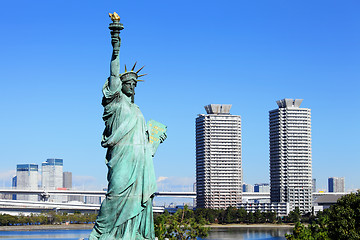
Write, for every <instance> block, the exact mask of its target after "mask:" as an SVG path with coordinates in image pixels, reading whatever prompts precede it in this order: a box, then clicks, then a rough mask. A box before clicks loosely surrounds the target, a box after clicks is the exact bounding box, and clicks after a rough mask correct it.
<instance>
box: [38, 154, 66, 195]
mask: <svg viewBox="0 0 360 240" xmlns="http://www.w3.org/2000/svg"><path fill="white" fill-rule="evenodd" d="M41 167H42V169H41V186H42V187H43V188H44V189H45V190H55V189H57V188H62V187H63V160H62V159H57V158H50V159H47V160H46V162H43V163H42V165H41Z"/></svg>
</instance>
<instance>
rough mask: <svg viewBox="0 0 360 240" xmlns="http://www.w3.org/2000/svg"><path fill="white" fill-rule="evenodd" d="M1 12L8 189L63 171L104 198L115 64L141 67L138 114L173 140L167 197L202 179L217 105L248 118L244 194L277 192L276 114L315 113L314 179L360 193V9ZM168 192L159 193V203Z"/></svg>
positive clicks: (209, 5) (165, 172)
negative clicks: (51, 162)
mask: <svg viewBox="0 0 360 240" xmlns="http://www.w3.org/2000/svg"><path fill="white" fill-rule="evenodd" d="M1 5H2V6H1V9H0V29H1V38H0V52H1V54H0V66H1V71H0V81H1V88H0V106H1V119H0V136H1V137H0V146H1V151H0V162H1V168H0V181H1V182H0V184H1V186H7V185H8V184H9V183H10V177H11V175H12V174H13V173H14V171H15V167H16V164H18V163H37V164H41V162H43V161H45V160H46V159H47V158H52V157H58V158H63V159H64V170H65V171H72V172H73V175H74V184H75V185H77V186H84V187H93V188H96V187H102V186H106V184H107V183H106V171H107V169H106V166H105V164H104V156H105V149H103V148H102V147H101V146H100V140H101V134H102V131H103V128H104V123H103V121H102V119H101V116H102V111H103V109H102V106H101V104H100V103H101V97H102V93H101V88H102V85H103V83H104V81H105V79H106V78H107V77H108V75H109V60H110V55H111V44H110V34H109V30H108V24H109V23H110V19H109V17H108V12H113V11H117V12H118V13H119V15H120V17H121V22H122V23H123V24H124V27H125V29H124V30H123V31H122V33H121V36H122V46H121V53H120V54H121V65H122V69H121V71H123V64H125V63H127V64H128V65H132V64H133V63H134V62H135V61H138V64H139V65H146V67H145V68H144V72H145V73H148V74H149V75H148V76H147V77H145V80H146V82H145V83H141V84H139V85H138V87H137V92H136V99H135V101H136V103H137V104H138V105H139V106H140V108H141V110H142V112H143V114H144V116H145V118H146V119H147V120H149V119H155V120H157V121H160V122H162V123H164V124H166V125H167V126H168V139H167V141H166V142H165V143H164V144H163V145H162V146H161V147H160V148H159V151H158V153H157V156H156V157H155V159H154V162H155V170H156V173H157V176H158V177H159V178H160V179H164V180H163V181H161V182H160V184H159V188H162V189H166V188H169V187H171V186H172V187H173V188H174V189H179V190H181V189H184V190H189V189H188V188H189V186H190V185H191V184H192V183H193V182H194V179H195V131H194V125H195V118H196V116H197V114H199V113H204V112H205V110H204V108H203V106H204V105H207V104H210V103H225V104H233V107H232V109H231V112H232V113H233V114H237V115H241V117H242V132H243V135H242V140H243V145H242V150H243V155H242V159H243V173H244V181H245V182H246V183H251V184H254V183H258V182H269V146H268V145H269V144H268V111H269V110H272V109H275V108H276V107H277V105H276V100H279V99H283V98H302V99H304V101H303V104H302V106H303V107H307V108H311V109H312V133H313V135H312V139H313V145H312V146H313V177H314V178H317V182H318V187H320V188H326V184H327V178H328V177H330V176H344V177H345V178H346V188H348V189H353V188H360V174H359V173H358V172H359V169H360V154H359V147H360V140H359V136H360V127H359V118H360V114H359V111H360V107H359V106H360V105H359V100H360V91H359V89H360V84H359V78H360V31H359V27H360V15H359V9H360V2H359V1H329V0H326V1H288V0H284V1H277V0H272V1H238V0H229V1H188V0H183V1H162V0H160V1H70V0H62V1H58V0H54V1H24V0H20V1H4V2H3V3H2V4H1ZM160 190H161V189H160Z"/></svg>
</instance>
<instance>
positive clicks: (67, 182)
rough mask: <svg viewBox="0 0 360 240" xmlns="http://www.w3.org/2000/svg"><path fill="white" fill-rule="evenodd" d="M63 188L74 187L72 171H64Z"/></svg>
mask: <svg viewBox="0 0 360 240" xmlns="http://www.w3.org/2000/svg"><path fill="white" fill-rule="evenodd" d="M63 188H67V189H72V172H63Z"/></svg>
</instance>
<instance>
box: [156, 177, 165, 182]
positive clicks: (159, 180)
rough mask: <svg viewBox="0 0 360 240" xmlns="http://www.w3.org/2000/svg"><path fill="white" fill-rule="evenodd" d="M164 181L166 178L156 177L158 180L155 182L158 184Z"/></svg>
mask: <svg viewBox="0 0 360 240" xmlns="http://www.w3.org/2000/svg"><path fill="white" fill-rule="evenodd" d="M166 179H168V177H158V179H157V180H156V182H157V183H160V182H162V181H165V180H166Z"/></svg>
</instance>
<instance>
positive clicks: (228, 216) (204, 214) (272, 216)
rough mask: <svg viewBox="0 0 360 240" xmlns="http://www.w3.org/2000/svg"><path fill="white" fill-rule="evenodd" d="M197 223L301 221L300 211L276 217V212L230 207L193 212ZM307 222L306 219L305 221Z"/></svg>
mask: <svg viewBox="0 0 360 240" xmlns="http://www.w3.org/2000/svg"><path fill="white" fill-rule="evenodd" d="M193 214H194V215H193V216H192V217H194V218H195V219H196V221H197V222H201V221H202V220H205V221H206V222H207V223H210V224H211V223H217V224H232V223H250V224H251V223H295V222H298V221H299V220H300V219H301V215H300V211H299V210H298V209H296V210H295V211H292V212H290V213H289V215H288V216H286V217H282V218H281V217H276V212H260V211H259V210H257V211H255V212H247V211H246V210H245V209H244V208H235V207H228V208H227V209H209V208H199V209H196V210H195V211H193ZM304 220H305V219H304Z"/></svg>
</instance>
